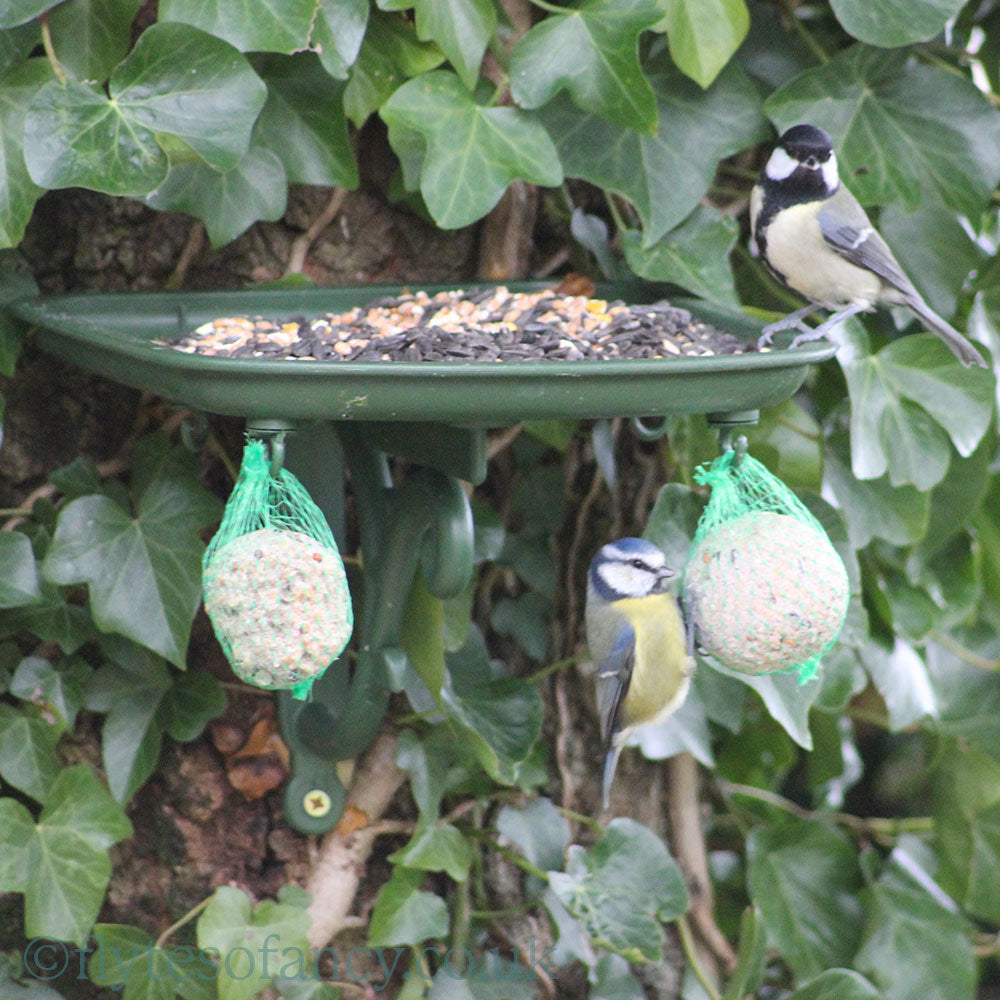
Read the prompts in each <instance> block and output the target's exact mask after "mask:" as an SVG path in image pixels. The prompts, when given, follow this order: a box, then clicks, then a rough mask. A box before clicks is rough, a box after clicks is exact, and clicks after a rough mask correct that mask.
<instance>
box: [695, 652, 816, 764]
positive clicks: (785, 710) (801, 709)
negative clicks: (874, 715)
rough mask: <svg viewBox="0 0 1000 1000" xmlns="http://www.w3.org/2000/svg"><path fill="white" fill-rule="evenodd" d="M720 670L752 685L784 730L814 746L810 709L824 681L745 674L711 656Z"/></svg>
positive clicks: (808, 745) (799, 740)
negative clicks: (804, 682) (800, 681)
mask: <svg viewBox="0 0 1000 1000" xmlns="http://www.w3.org/2000/svg"><path fill="white" fill-rule="evenodd" d="M705 662H706V663H709V664H711V666H712V667H713V668H714V669H715V670H717V671H718V672H719V673H722V674H725V675H726V676H727V677H732V678H733V679H734V680H738V681H740V682H741V683H742V684H745V685H746V686H747V687H749V688H753V690H754V691H756V692H757V694H759V695H760V698H761V701H763V702H764V706H765V707H766V708H767V710H768V712H769V713H770V714H771V716H772V718H773V719H774V720H775V721H776V722H778V723H780V724H781V726H782V728H783V729H784V730H785V732H787V733H788V735H789V736H791V738H792V739H793V740H795V742H796V743H798V745H799V746H800V747H804V748H805V749H806V750H811V749H812V734H811V733H810V732H809V709H810V708H811V707H812V705H813V703H814V702H815V701H816V699H817V698H818V697H819V694H820V691H821V690H822V689H823V684H822V682H821V680H820V678H819V677H814V678H813V679H812V680H811V681H809V682H808V683H806V684H800V683H799V679H798V677H797V676H796V675H795V674H780V673H775V674H756V675H755V674H744V673H740V672H739V671H737V670H730V669H729V668H728V667H725V666H723V665H722V664H721V663H718V662H717V661H716V660H715V659H713V658H711V657H709V658H707V659H706V661H705Z"/></svg>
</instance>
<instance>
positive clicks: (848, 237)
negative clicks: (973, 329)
mask: <svg viewBox="0 0 1000 1000" xmlns="http://www.w3.org/2000/svg"><path fill="white" fill-rule="evenodd" d="M816 218H817V220H818V222H819V227H820V232H821V233H822V234H823V239H824V240H826V243H827V245H828V246H830V247H832V248H833V249H834V250H836V251H837V253H839V254H840V255H841V256H842V257H843V258H844V259H845V260H848V261H850V262H851V263H852V264H855V265H857V266H858V267H863V268H866V269H867V270H869V271H872V272H873V273H875V274H877V275H878V276H879V277H880V278H882V280H883V281H885V282H886V283H887V284H888V285H891V286H892V287H893V288H895V289H896V290H897V291H898V292H899V293H900V295H901V297H902V299H901V300H902V302H904V303H905V304H906V305H907V306H909V307H910V309H912V310H913V311H914V312H915V313H916V314H917V316H919V317H920V319H921V320H922V322H923V324H924V325H925V326H926V327H927V329H928V330H930V331H931V332H932V333H935V334H936V335H937V336H938V337H940V338H941V339H942V340H943V341H944V342H945V344H947V346H948V348H949V350H950V351H951V352H952V353H953V354H954V355H955V357H957V358H958V359H959V361H961V362H962V364H963V365H965V366H966V367H969V366H970V365H975V366H977V367H979V368H985V367H986V362H985V361H984V360H983V358H982V356H981V355H980V354H979V352H978V351H977V350H976V349H975V348H974V347H973V346H972V345H971V344H970V343H969V341H968V340H967V339H966V338H965V337H963V336H962V335H961V334H960V333H959V332H958V331H957V330H956V329H955V328H954V327H952V326H951V324H950V323H948V322H947V321H946V320H943V319H942V318H941V317H940V316H938V314H937V313H936V312H934V310H933V309H931V307H930V306H929V305H928V304H927V303H926V302H925V301H924V299H923V296H922V295H921V294H920V293H919V292H918V291H917V290H916V288H915V287H914V286H913V282H912V281H910V279H909V278H908V277H907V276H906V274H905V273H904V271H903V269H902V267H900V264H899V261H897V260H896V258H895V256H894V255H893V252H892V250H891V249H890V248H889V244H888V243H886V241H885V240H884V239H882V237H881V236H880V235H879V234H878V233H877V232H876V231H875V227H874V226H873V225H872V224H871V221H870V220H869V218H868V216H867V215H866V214H865V210H864V209H863V208H862V207H861V205H860V204H858V200H857V199H856V198H855V197H854V195H853V194H851V192H850V191H848V190H847V188H845V187H844V186H843V185H841V186H840V187H839V188H838V189H837V193H836V194H835V195H833V197H832V198H830V199H829V201H828V202H827V204H825V205H824V206H823V207H822V208H821V209H820V210H819V212H818V213H817V216H816Z"/></svg>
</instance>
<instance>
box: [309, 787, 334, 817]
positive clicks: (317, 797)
mask: <svg viewBox="0 0 1000 1000" xmlns="http://www.w3.org/2000/svg"><path fill="white" fill-rule="evenodd" d="M331 805H332V803H331V802H330V796H329V795H327V794H326V792H324V791H323V789H322V788H314V789H313V790H312V791H311V792H306V795H305V798H304V799H303V800H302V808H303V809H305V811H306V813H307V814H308V815H310V816H315V817H318V816H325V815H326V814H327V813H328V812H329V811H330V806H331Z"/></svg>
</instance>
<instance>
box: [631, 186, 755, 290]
mask: <svg viewBox="0 0 1000 1000" xmlns="http://www.w3.org/2000/svg"><path fill="white" fill-rule="evenodd" d="M738 235H739V226H738V225H737V224H736V220H735V219H733V218H732V217H731V216H728V215H722V214H721V213H719V212H717V211H715V210H714V209H711V208H706V207H704V206H701V205H699V206H698V208H696V209H695V210H694V211H693V212H692V213H691V215H690V216H688V218H687V220H686V221H685V222H682V223H681V224H680V225H679V226H678V227H677V228H676V229H672V230H671V231H670V232H669V233H667V234H666V235H664V236H663V237H662V238H661V239H660V240H658V241H657V242H656V243H654V244H653V245H652V246H649V247H647V246H645V245H644V243H643V237H642V234H641V233H638V232H636V231H635V230H634V229H630V230H627V231H626V232H625V233H623V234H622V246H623V247H624V249H625V259H626V260H627V261H628V265H629V267H630V268H632V270H633V271H635V273H636V274H638V275H640V276H641V277H643V278H648V279H649V280H650V281H668V282H670V283H671V284H673V285H679V286H680V287H681V288H686V289H687V290H688V291H689V292H693V293H694V294H695V295H698V296H700V297H701V298H704V299H708V300H709V301H710V302H726V303H734V304H735V303H736V302H737V297H736V290H735V288H734V286H733V272H732V268H731V267H730V265H729V253H730V251H731V250H732V249H733V247H734V246H735V245H736V238H737V236H738Z"/></svg>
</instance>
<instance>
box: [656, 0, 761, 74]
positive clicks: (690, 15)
mask: <svg viewBox="0 0 1000 1000" xmlns="http://www.w3.org/2000/svg"><path fill="white" fill-rule="evenodd" d="M660 4H661V6H663V7H665V10H666V13H665V15H664V17H663V20H662V21H661V22H660V24H659V25H658V27H659V28H661V29H662V30H664V31H666V33H667V40H668V41H669V43H670V56H671V58H672V59H673V60H674V62H675V63H677V66H678V67H679V68H680V69H681V70H682V71H683V72H684V73H685V74H686V75H687V76H689V77H691V79H692V80H694V81H695V83H697V84H699V85H700V86H702V87H708V86H709V85H710V84H711V83H712V81H713V80H714V79H715V78H716V77H717V76H718V75H719V71H720V70H721V69H722V68H723V66H725V65H726V63H727V62H729V59H730V57H731V56H732V55H733V53H734V52H735V51H736V50H737V49H738V48H739V47H740V45H741V44H742V42H743V39H744V38H746V35H747V31H749V30H750V13H749V11H748V10H747V6H746V3H745V2H744V0H660Z"/></svg>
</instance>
